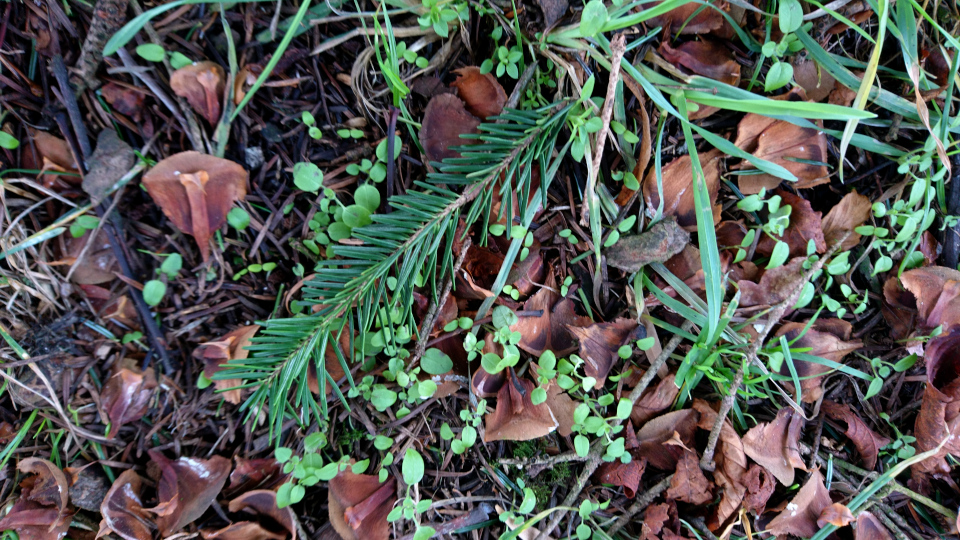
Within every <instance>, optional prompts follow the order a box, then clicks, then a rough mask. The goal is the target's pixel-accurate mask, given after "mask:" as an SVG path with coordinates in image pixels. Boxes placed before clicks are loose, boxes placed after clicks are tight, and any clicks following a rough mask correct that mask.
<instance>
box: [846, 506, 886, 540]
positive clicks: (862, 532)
mask: <svg viewBox="0 0 960 540" xmlns="http://www.w3.org/2000/svg"><path fill="white" fill-rule="evenodd" d="M853 538H854V540H893V536H892V535H891V534H890V531H888V530H887V528H886V527H884V526H883V523H880V520H879V519H877V517H876V516H874V515H873V514H871V513H870V512H868V511H866V510H861V511H860V513H859V514H858V515H857V528H856V532H855V534H854V535H853Z"/></svg>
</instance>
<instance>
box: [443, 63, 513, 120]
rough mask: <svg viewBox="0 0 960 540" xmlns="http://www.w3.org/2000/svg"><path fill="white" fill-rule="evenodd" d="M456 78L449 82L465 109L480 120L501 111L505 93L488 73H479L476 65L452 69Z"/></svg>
mask: <svg viewBox="0 0 960 540" xmlns="http://www.w3.org/2000/svg"><path fill="white" fill-rule="evenodd" d="M454 73H456V74H457V80H455V81H453V82H452V83H450V86H453V87H454V88H456V89H457V95H458V96H459V97H460V99H462V100H463V103H464V107H465V108H466V109H467V111H468V112H469V113H470V114H472V115H474V116H476V117H477V118H479V119H481V120H487V119H489V118H490V117H492V116H496V115H498V114H500V112H501V111H503V106H504V105H505V104H506V103H507V93H506V92H505V91H504V90H503V87H502V86H500V83H499V82H497V78H496V77H494V76H493V75H492V74H490V73H481V72H480V68H478V67H476V66H467V67H464V68H460V69H457V70H454Z"/></svg>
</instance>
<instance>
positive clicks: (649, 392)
mask: <svg viewBox="0 0 960 540" xmlns="http://www.w3.org/2000/svg"><path fill="white" fill-rule="evenodd" d="M674 375H675V374H673V373H670V374H668V375H667V377H666V378H664V379H661V380H660V382H659V383H657V386H655V387H652V388H647V389H646V390H644V391H643V393H642V394H640V399H638V400H637V401H636V402H635V403H634V404H633V411H631V412H630V421H631V422H633V425H635V426H643V425H644V424H646V423H647V422H648V421H649V420H650V419H651V418H653V417H655V416H657V415H658V414H660V413H662V412H663V411H665V410H667V409H669V408H670V406H671V405H673V400H675V399H677V396H678V395H679V394H680V388H679V387H678V386H677V384H676V382H674Z"/></svg>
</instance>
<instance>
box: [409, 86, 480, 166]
mask: <svg viewBox="0 0 960 540" xmlns="http://www.w3.org/2000/svg"><path fill="white" fill-rule="evenodd" d="M479 125H480V119H479V118H477V117H476V116H474V115H472V114H470V113H469V112H467V109H466V107H464V105H463V101H461V100H460V98H458V97H457V96H455V95H453V94H439V95H436V96H433V98H431V99H430V102H429V103H427V109H426V110H425V111H424V112H423V122H422V123H421V126H422V127H421V129H420V144H422V145H423V151H424V153H425V154H426V157H427V160H428V161H431V162H433V161H443V160H444V159H448V158H458V157H460V152H457V151H456V150H452V149H451V147H456V146H462V145H466V144H469V143H470V140H469V139H462V138H460V136H461V135H467V134H474V133H479V131H478V129H477V126H479Z"/></svg>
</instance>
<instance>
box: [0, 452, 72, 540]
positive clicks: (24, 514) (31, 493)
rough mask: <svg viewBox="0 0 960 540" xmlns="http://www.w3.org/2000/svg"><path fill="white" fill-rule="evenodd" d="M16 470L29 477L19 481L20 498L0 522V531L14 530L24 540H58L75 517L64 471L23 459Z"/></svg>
mask: <svg viewBox="0 0 960 540" xmlns="http://www.w3.org/2000/svg"><path fill="white" fill-rule="evenodd" d="M17 469H19V470H20V471H21V472H24V473H28V474H30V476H28V477H26V478H24V479H23V481H22V482H20V497H19V498H18V499H16V501H15V502H14V504H13V506H12V507H11V508H10V511H9V512H8V513H7V515H6V516H4V518H3V519H2V520H0V530H4V531H5V530H13V531H16V532H17V534H19V536H20V538H22V539H24V540H60V539H61V538H63V537H64V536H66V534H67V529H69V528H70V522H71V520H72V518H73V514H74V511H73V509H72V508H71V507H70V506H69V504H68V489H69V488H68V484H67V478H66V476H64V474H63V471H61V470H60V469H59V468H58V467H57V466H56V465H54V464H53V463H51V462H49V461H47V460H45V459H40V458H27V459H24V460H22V461H21V462H20V463H19V464H17Z"/></svg>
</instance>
